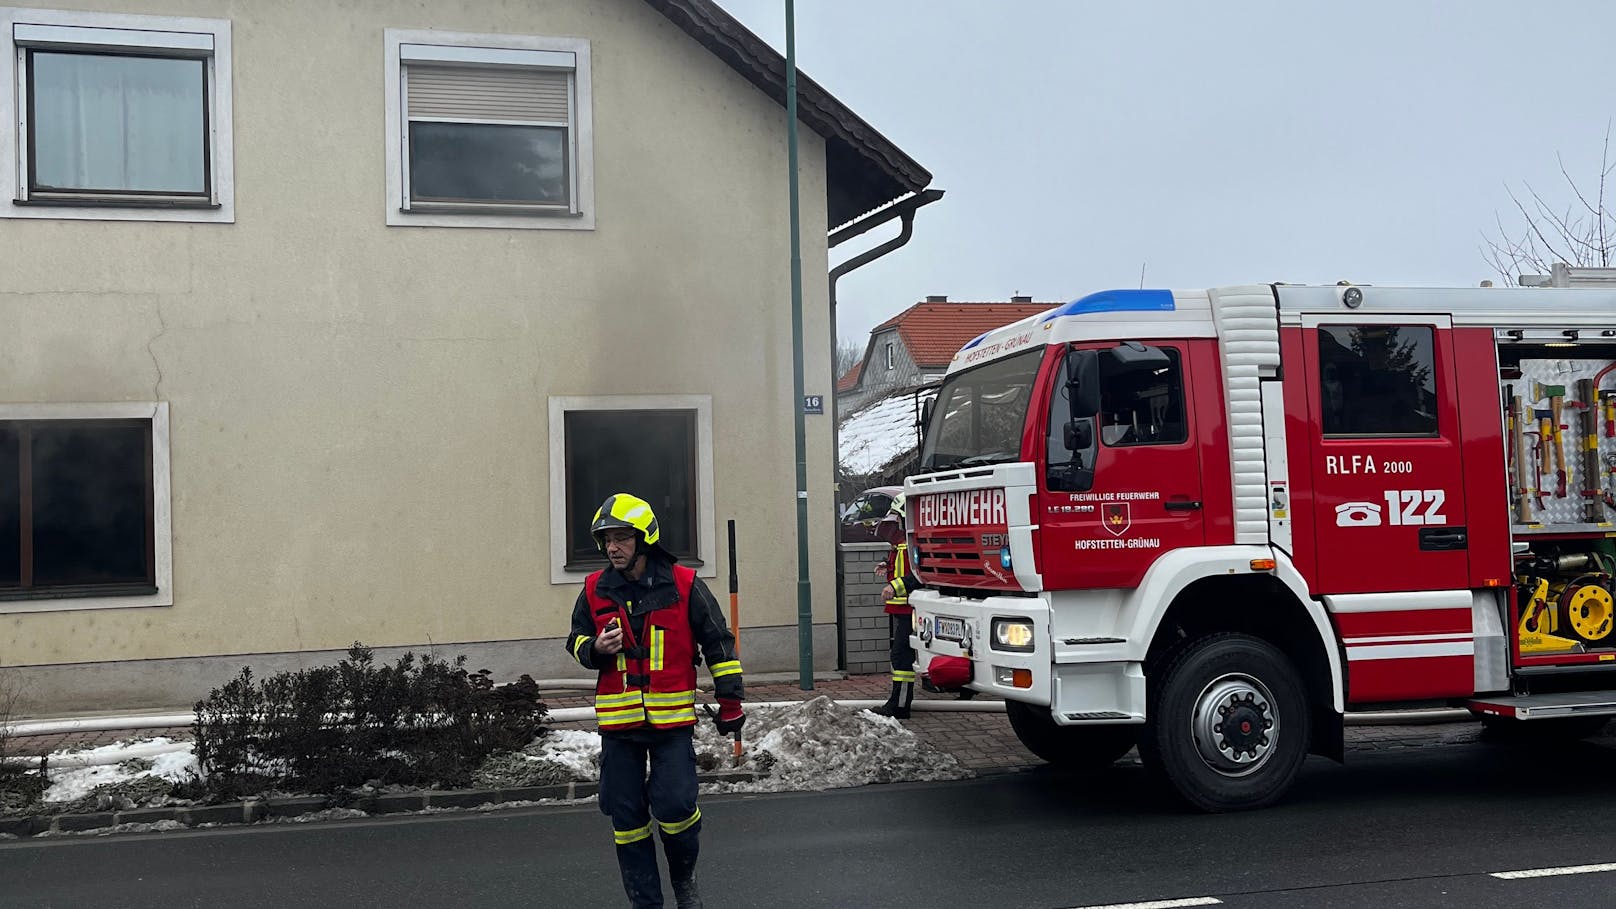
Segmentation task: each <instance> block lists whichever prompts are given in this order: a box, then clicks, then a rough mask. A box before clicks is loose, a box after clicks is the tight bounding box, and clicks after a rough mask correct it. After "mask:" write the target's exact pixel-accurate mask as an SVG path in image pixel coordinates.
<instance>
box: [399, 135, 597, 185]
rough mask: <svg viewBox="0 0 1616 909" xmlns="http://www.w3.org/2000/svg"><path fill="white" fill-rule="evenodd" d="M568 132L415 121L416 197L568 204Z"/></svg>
mask: <svg viewBox="0 0 1616 909" xmlns="http://www.w3.org/2000/svg"><path fill="white" fill-rule="evenodd" d="M567 188H568V176H567V131H566V130H565V129H562V128H559V127H554V126H516V125H499V124H488V123H421V122H412V123H410V198H411V199H412V200H420V201H427V202H496V203H517V204H521V203H525V204H529V205H566V204H567V202H568V198H567V196H568V193H567Z"/></svg>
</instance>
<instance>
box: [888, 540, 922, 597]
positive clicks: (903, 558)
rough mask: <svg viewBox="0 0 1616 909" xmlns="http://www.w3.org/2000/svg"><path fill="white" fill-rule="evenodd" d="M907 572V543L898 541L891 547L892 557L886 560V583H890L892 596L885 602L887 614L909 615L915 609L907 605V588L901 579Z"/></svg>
mask: <svg viewBox="0 0 1616 909" xmlns="http://www.w3.org/2000/svg"><path fill="white" fill-rule="evenodd" d="M907 574H909V544H908V543H899V544H898V545H897V546H894V547H893V553H892V558H890V559H888V560H887V583H888V584H891V585H892V598H891V599H889V600H887V603H886V607H887V608H886V611H887V613H888V614H889V615H909V614H911V613H913V612H914V611H915V610H914V607H913V606H910V605H909V588H908V586H907V585H906V584H905V583H904V580H903V578H904V576H905V575H907Z"/></svg>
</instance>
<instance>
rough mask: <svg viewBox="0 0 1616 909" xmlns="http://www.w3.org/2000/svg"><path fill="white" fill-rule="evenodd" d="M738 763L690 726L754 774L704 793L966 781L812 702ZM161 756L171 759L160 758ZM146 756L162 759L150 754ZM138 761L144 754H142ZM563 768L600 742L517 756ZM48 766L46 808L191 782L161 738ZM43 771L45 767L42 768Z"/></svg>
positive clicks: (73, 755) (896, 740)
mask: <svg viewBox="0 0 1616 909" xmlns="http://www.w3.org/2000/svg"><path fill="white" fill-rule="evenodd" d="M743 746H744V747H743V751H742V761H741V763H740V765H739V766H735V765H734V764H733V754H734V745H733V739H731V738H730V737H729V736H721V735H719V734H718V732H717V730H716V729H714V728H713V724H712V723H711V721H709V720H708V719H707V718H706V717H702V719H701V721H700V722H699V723H697V725H696V735H695V747H696V761H697V764H698V765H699V766H700V767H701V769H702V770H703V771H725V770H740V771H747V772H751V773H756V774H758V778H757V779H755V780H750V781H742V782H725V783H709V784H707V785H706V786H705V787H704V788H706V789H707V791H709V792H786V791H800V790H821V789H839V788H844V787H849V786H863V785H866V784H869V783H893V782H901V781H913V780H953V779H964V778H967V777H970V776H972V775H973V774H972V773H971V771H970V770H969V769H967V768H965V767H964V766H963V765H961V764H960V763H959V761H958V760H956V759H955V758H954V756H953V755H951V754H948V753H947V752H944V751H940V750H938V749H937V748H936V747H934V746H932V745H930V744H927V743H926V742H925V741H923V740H922V739H921V738H920V737H919V736H917V735H915V734H914V733H913V732H910V731H909V730H908V729H905V728H904V727H903V724H902V723H899V722H898V721H896V720H893V719H889V718H887V717H881V716H876V715H875V714H873V713H871V712H869V711H868V710H854V709H852V708H849V707H844V706H842V705H840V704H838V703H836V702H835V701H833V700H831V699H830V698H829V697H827V696H823V695H821V696H819V697H816V698H814V699H812V700H809V701H804V702H803V703H801V704H795V705H792V706H790V707H755V708H753V709H751V710H749V711H747V721H746V726H745V728H744V730H743ZM165 748H172V749H173V750H168V751H163V749H165ZM153 751H163V753H159V754H152V752H153ZM143 752H144V754H142V753H143ZM523 756H524V757H525V758H526V759H527V760H532V761H546V762H549V763H552V764H556V765H559V766H560V767H561V768H564V769H565V771H566V773H567V774H568V775H570V777H571V778H572V779H575V780H598V779H600V735H599V734H598V733H595V732H589V731H584V730H580V729H551V730H549V731H548V732H547V733H546V734H545V735H544V736H542V737H541V738H539V739H538V740H537V741H536V742H535V743H534V744H533V745H532V746H529V748H528V749H527V750H525V752H524V755H523ZM50 760H51V762H55V761H58V760H60V761H63V762H64V763H67V762H69V761H70V760H71V761H74V762H79V763H82V762H84V761H86V760H95V761H97V765H96V766H90V767H85V766H61V767H57V768H53V769H50V770H49V773H50V783H51V785H50V788H49V789H47V790H46V791H45V794H44V801H47V802H74V801H77V800H79V799H82V798H84V797H85V796H87V795H89V794H90V793H91V792H93V791H94V790H95V789H96V788H97V787H99V786H105V785H107V784H109V783H129V782H133V781H136V780H140V779H142V778H160V779H162V780H165V781H168V782H171V783H178V782H184V781H185V780H188V779H191V778H193V777H195V776H196V775H197V763H196V755H195V754H194V753H193V752H192V749H191V744H190V743H189V742H175V741H173V740H172V739H167V738H151V739H141V740H138V741H130V742H118V743H115V744H112V745H104V746H102V747H100V748H94V749H90V750H87V751H85V750H81V751H71V752H69V751H59V752H56V753H54V754H52V755H51V756H50ZM47 766H50V765H49V764H47Z"/></svg>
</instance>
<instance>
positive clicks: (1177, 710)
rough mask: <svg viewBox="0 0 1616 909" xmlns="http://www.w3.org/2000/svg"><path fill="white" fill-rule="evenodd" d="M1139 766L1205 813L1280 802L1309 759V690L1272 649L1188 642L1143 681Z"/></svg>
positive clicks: (1255, 643) (1222, 641)
mask: <svg viewBox="0 0 1616 909" xmlns="http://www.w3.org/2000/svg"><path fill="white" fill-rule="evenodd" d="M1149 685H1150V696H1149V702H1148V709H1149V718H1148V719H1147V721H1146V723H1145V732H1144V734H1143V735H1142V736H1141V737H1140V740H1139V755H1140V757H1141V758H1142V759H1143V760H1144V762H1145V765H1146V766H1147V767H1149V768H1150V769H1151V770H1153V771H1154V772H1156V773H1157V774H1158V775H1160V776H1162V777H1164V778H1165V779H1166V780H1167V782H1168V783H1169V784H1171V786H1172V787H1173V789H1174V790H1175V791H1176V792H1177V793H1178V795H1179V796H1180V797H1182V798H1183V799H1184V800H1185V801H1186V802H1189V803H1190V804H1191V805H1193V806H1194V807H1196V808H1199V809H1201V810H1202V811H1241V810H1245V809H1250V808H1261V807H1263V806H1264V805H1269V804H1272V803H1273V802H1275V801H1278V800H1279V798H1280V797H1281V796H1283V795H1284V794H1285V791H1286V790H1287V789H1289V788H1290V785H1291V783H1292V782H1293V781H1294V780H1295V779H1296V774H1297V772H1298V771H1299V770H1300V769H1301V767H1302V761H1303V759H1305V758H1306V757H1307V749H1308V736H1309V734H1310V733H1311V727H1310V724H1311V717H1310V715H1309V710H1308V703H1307V694H1306V688H1305V687H1304V686H1303V684H1302V680H1301V678H1300V677H1299V676H1298V675H1297V673H1296V669H1295V668H1294V667H1292V666H1291V663H1290V660H1289V659H1287V658H1286V656H1285V655H1284V654H1283V653H1281V652H1280V651H1279V650H1278V649H1277V648H1275V647H1274V646H1273V645H1272V644H1269V643H1268V642H1267V641H1263V640H1260V639H1258V638H1254V637H1250V636H1249V635H1243V634H1217V635H1212V636H1210V637H1206V638H1203V639H1201V640H1198V641H1194V642H1192V643H1190V644H1187V645H1186V646H1184V647H1183V648H1181V649H1180V650H1178V651H1177V652H1176V653H1174V654H1173V656H1172V657H1171V658H1170V659H1169V661H1168V662H1167V663H1166V664H1165V665H1164V666H1163V667H1162V669H1161V670H1160V672H1159V673H1157V674H1156V677H1155V678H1152V679H1150V680H1149Z"/></svg>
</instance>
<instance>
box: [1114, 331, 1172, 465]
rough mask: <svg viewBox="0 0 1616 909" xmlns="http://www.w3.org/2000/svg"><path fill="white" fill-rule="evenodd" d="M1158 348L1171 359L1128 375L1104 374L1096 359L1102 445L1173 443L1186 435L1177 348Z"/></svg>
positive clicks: (1115, 446)
mask: <svg viewBox="0 0 1616 909" xmlns="http://www.w3.org/2000/svg"><path fill="white" fill-rule="evenodd" d="M1162 351H1163V352H1164V353H1166V354H1167V359H1168V360H1170V361H1171V362H1170V363H1169V364H1168V365H1167V366H1166V367H1165V368H1163V369H1159V370H1156V371H1155V372H1143V373H1134V374H1132V375H1107V370H1106V359H1105V358H1104V357H1102V358H1101V359H1100V441H1101V442H1103V443H1105V445H1106V446H1108V447H1112V448H1117V447H1121V446H1125V445H1176V444H1178V443H1180V442H1183V441H1185V440H1186V439H1188V438H1189V425H1188V421H1186V420H1185V418H1184V381H1183V376H1182V371H1181V369H1180V362H1179V355H1178V351H1177V350H1175V349H1174V348H1171V347H1163V348H1162Z"/></svg>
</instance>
